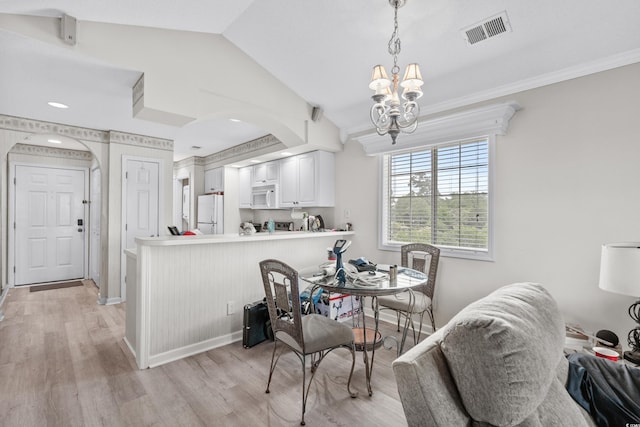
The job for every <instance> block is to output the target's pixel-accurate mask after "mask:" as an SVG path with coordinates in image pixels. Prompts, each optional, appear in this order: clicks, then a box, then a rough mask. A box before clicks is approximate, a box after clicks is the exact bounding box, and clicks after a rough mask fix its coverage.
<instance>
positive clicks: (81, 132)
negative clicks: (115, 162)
mask: <svg viewBox="0 0 640 427" xmlns="http://www.w3.org/2000/svg"><path fill="white" fill-rule="evenodd" d="M0 129H5V130H14V131H19V132H27V133H40V134H54V135H61V136H66V137H69V138H73V139H80V140H83V141H93V142H99V143H102V144H107V143H108V142H109V137H108V132H104V131H101V130H95V129H87V128H81V127H77V126H69V125H63V124H59V123H51V122H43V121H40V120H33V119H26V118H23V117H13V116H4V115H0Z"/></svg>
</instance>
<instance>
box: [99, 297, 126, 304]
mask: <svg viewBox="0 0 640 427" xmlns="http://www.w3.org/2000/svg"><path fill="white" fill-rule="evenodd" d="M120 303H122V298H120V297H115V298H103V297H101V296H100V295H98V304H100V305H113V304H120Z"/></svg>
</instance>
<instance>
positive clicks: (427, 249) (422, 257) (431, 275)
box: [400, 243, 440, 299]
mask: <svg viewBox="0 0 640 427" xmlns="http://www.w3.org/2000/svg"><path fill="white" fill-rule="evenodd" d="M427 258H429V259H430V261H429V270H428V271H427ZM439 261H440V249H439V248H437V247H435V246H431V245H428V244H426V243H409V244H407V245H403V246H401V247H400V265H402V266H403V267H409V268H413V269H414V270H418V271H422V272H423V273H425V274H427V276H428V279H427V283H426V284H425V285H423V286H420V291H421V292H422V293H423V294H425V295H426V296H428V297H429V298H431V299H433V293H434V291H435V288H436V274H438V262H439Z"/></svg>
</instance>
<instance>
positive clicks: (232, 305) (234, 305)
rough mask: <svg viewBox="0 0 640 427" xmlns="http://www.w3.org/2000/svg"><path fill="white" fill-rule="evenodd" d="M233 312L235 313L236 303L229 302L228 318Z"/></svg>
mask: <svg viewBox="0 0 640 427" xmlns="http://www.w3.org/2000/svg"><path fill="white" fill-rule="evenodd" d="M235 312H236V303H235V302H234V301H229V302H228V303H227V316H230V315H232V314H233V313H235Z"/></svg>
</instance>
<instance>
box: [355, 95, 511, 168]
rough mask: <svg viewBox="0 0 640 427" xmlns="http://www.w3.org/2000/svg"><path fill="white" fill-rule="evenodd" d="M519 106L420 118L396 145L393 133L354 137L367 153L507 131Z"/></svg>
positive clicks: (431, 144) (397, 149) (373, 153)
mask: <svg viewBox="0 0 640 427" xmlns="http://www.w3.org/2000/svg"><path fill="white" fill-rule="evenodd" d="M519 109H520V106H519V105H518V104H517V103H516V102H513V101H512V102H506V103H501V104H492V105H486V106H483V107H480V108H474V109H471V110H466V111H461V112H458V113H454V114H448V115H444V116H440V117H434V118H432V119H428V120H420V122H419V123H418V128H417V129H416V131H415V132H414V133H411V134H403V135H402V138H400V139H399V143H398V144H396V145H392V144H391V137H390V136H388V135H384V136H380V135H378V134H377V133H367V134H363V135H360V136H357V137H352V138H353V139H354V140H355V141H358V142H360V143H361V144H362V147H363V148H364V151H365V153H366V154H367V155H370V156H371V155H375V154H384V153H391V152H395V151H401V150H406V149H410V148H416V147H426V146H433V145H438V144H444V143H447V142H452V141H460V140H464V139H469V138H475V137H479V136H485V135H505V134H506V133H507V129H508V127H509V120H511V117H513V115H514V114H515V113H516V111H518V110H519Z"/></svg>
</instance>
